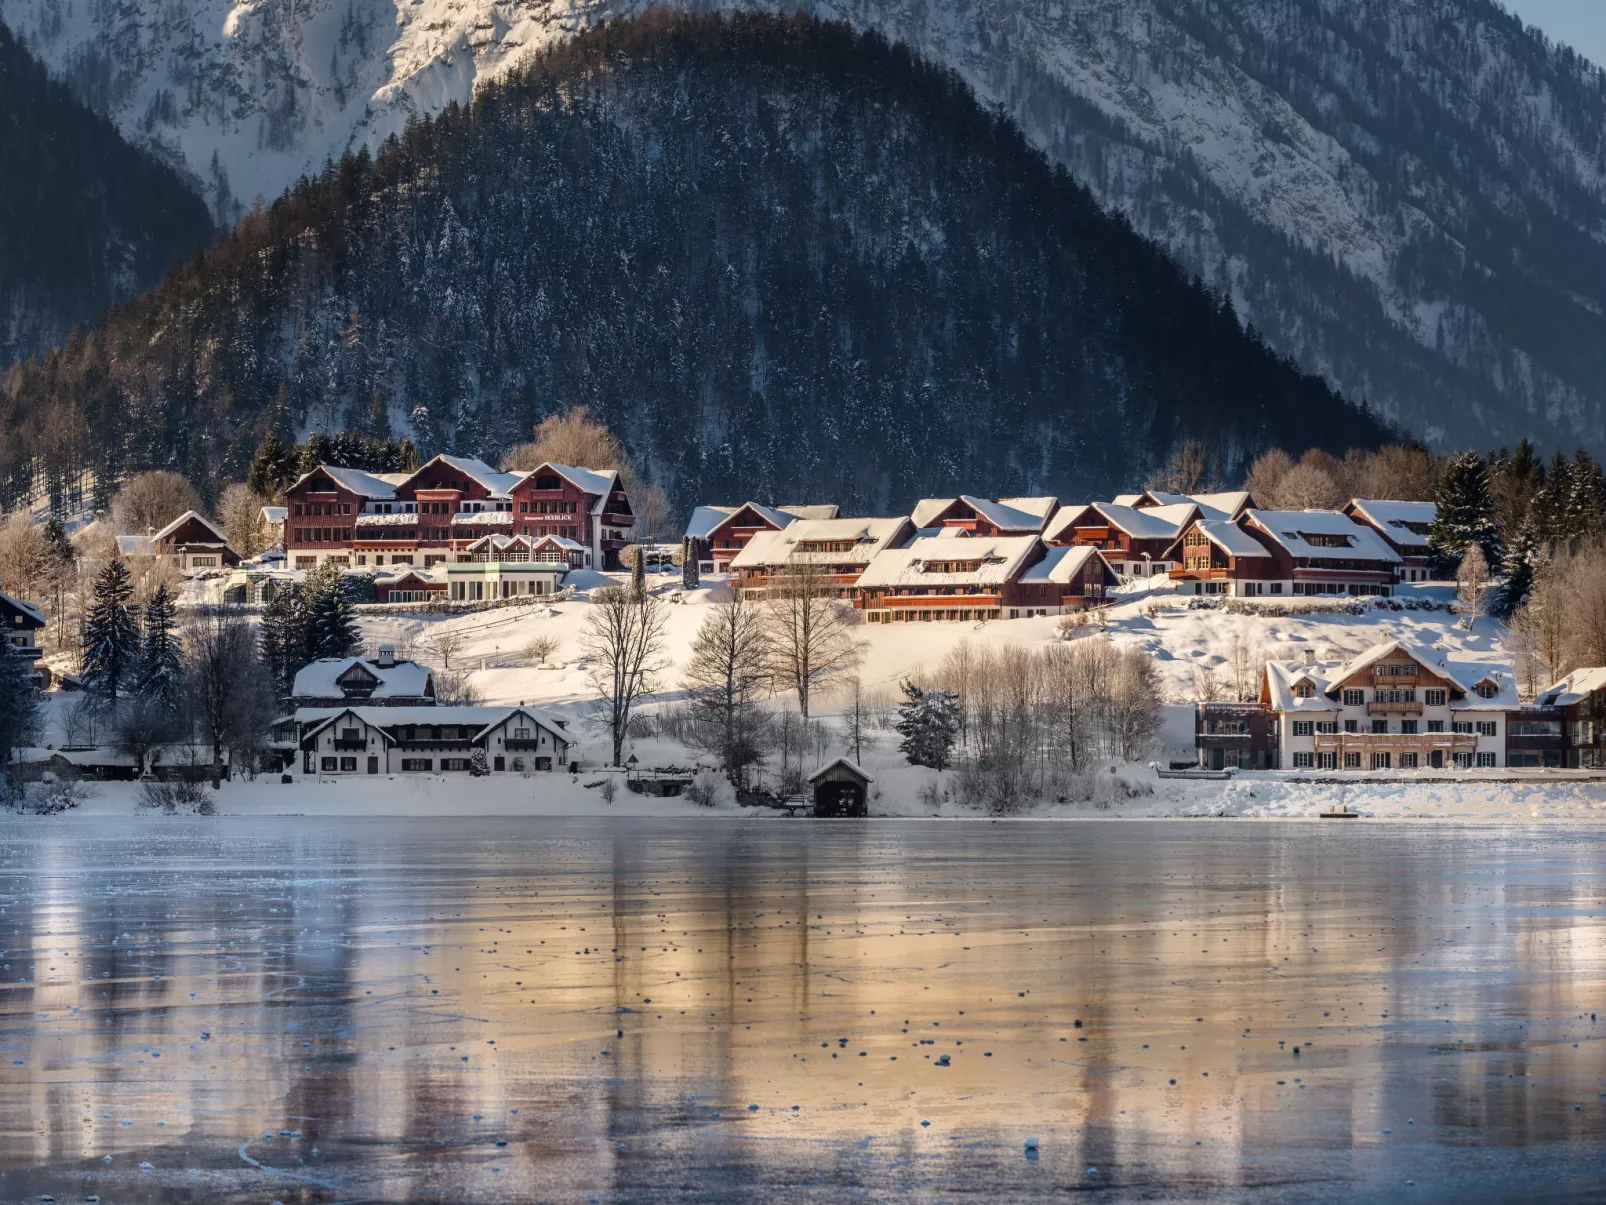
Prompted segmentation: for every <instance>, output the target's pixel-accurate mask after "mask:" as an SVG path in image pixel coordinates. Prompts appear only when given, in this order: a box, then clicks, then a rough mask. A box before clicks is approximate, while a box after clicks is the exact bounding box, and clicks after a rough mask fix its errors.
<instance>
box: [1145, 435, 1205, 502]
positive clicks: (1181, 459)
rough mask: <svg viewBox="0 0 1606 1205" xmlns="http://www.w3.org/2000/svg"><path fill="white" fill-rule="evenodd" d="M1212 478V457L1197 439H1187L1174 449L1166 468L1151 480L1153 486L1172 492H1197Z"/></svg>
mask: <svg viewBox="0 0 1606 1205" xmlns="http://www.w3.org/2000/svg"><path fill="white" fill-rule="evenodd" d="M1209 479H1210V458H1209V453H1207V452H1206V451H1205V446H1204V444H1203V443H1202V442H1200V441H1199V440H1197V439H1185V440H1183V441H1182V442H1181V443H1179V444H1178V445H1177V446H1176V448H1175V449H1173V450H1172V453H1171V457H1170V459H1169V460H1167V461H1166V465H1165V468H1163V469H1162V470H1160V473H1159V474H1158V475H1157V476H1156V477H1155V478H1154V479H1153V480H1152V481H1151V482H1150V485H1151V488H1153V489H1158V490H1164V491H1166V492H1167V493H1172V494H1197V493H1199V492H1201V491H1202V490H1204V489H1205V488H1206V483H1207V482H1208V481H1209Z"/></svg>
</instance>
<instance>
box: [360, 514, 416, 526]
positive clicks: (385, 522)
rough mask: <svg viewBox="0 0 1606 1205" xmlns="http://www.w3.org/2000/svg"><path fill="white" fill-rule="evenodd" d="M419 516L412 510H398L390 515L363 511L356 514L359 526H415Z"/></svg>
mask: <svg viewBox="0 0 1606 1205" xmlns="http://www.w3.org/2000/svg"><path fill="white" fill-rule="evenodd" d="M417 523H418V516H417V515H416V514H414V513H413V512H412V511H396V512H395V513H393V514H389V515H376V514H369V513H366V512H365V513H363V514H360V515H357V516H356V526H358V527H414V526H416V525H417Z"/></svg>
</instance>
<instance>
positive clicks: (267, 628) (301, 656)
mask: <svg viewBox="0 0 1606 1205" xmlns="http://www.w3.org/2000/svg"><path fill="white" fill-rule="evenodd" d="M258 651H259V653H260V655H261V658H262V664H263V666H264V668H266V669H267V671H268V678H269V680H270V681H271V682H272V683H273V689H274V690H275V691H276V692H277V694H278V695H279V697H280V698H284V697H286V696H287V695H289V693H290V686H291V683H292V682H293V681H294V679H295V676H296V671H297V670H298V669H300V668H301V667H302V666H303V665H305V664H306V663H307V602H306V597H305V595H304V594H303V593H302V590H301V587H300V586H297V585H294V584H286V585H282V586H280V587H279V588H278V589H276V590H275V591H274V592H273V596H272V597H271V598H270V599H268V604H267V606H265V607H264V608H263V609H262V630H261V633H260V635H259V637H258Z"/></svg>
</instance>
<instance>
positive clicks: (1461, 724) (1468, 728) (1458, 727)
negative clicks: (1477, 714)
mask: <svg viewBox="0 0 1606 1205" xmlns="http://www.w3.org/2000/svg"><path fill="white" fill-rule="evenodd" d="M1450 728H1451V730H1452V731H1455V732H1460V733H1464V734H1466V735H1468V736H1470V735H1471V734H1472V724H1471V723H1470V722H1469V721H1467V720H1456V721H1454V722H1453V723H1452V724H1451V725H1450Z"/></svg>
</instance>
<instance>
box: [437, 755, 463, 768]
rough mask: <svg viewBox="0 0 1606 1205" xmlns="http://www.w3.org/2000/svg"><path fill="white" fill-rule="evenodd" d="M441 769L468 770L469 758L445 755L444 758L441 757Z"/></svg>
mask: <svg viewBox="0 0 1606 1205" xmlns="http://www.w3.org/2000/svg"><path fill="white" fill-rule="evenodd" d="M441 769H442V770H466V769H468V758H466V757H443V758H441Z"/></svg>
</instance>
